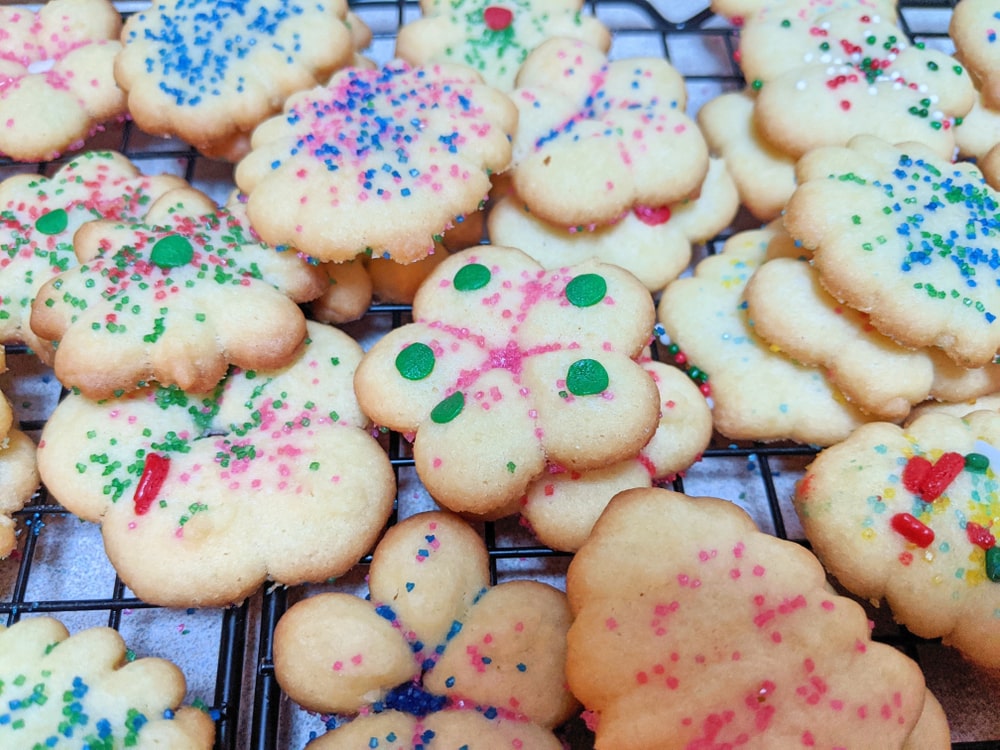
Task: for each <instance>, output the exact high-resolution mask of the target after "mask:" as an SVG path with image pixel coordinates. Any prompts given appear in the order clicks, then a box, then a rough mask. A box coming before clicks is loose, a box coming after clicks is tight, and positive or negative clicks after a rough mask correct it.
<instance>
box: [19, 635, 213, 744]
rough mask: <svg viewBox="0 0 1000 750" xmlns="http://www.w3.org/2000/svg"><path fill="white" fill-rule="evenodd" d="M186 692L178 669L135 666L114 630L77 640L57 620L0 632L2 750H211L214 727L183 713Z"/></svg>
mask: <svg viewBox="0 0 1000 750" xmlns="http://www.w3.org/2000/svg"><path fill="white" fill-rule="evenodd" d="M185 689H186V685H185V680H184V675H183V674H181V671H180V670H179V669H178V668H177V666H176V665H174V664H173V663H171V662H169V661H166V660H165V659H160V658H156V657H144V658H141V659H135V660H129V659H128V657H127V655H126V648H125V643H124V641H122V638H121V636H120V635H119V634H118V633H117V632H116V631H114V630H112V629H111V628H90V629H88V630H82V631H80V632H78V633H75V634H74V635H72V636H71V635H70V634H69V631H67V630H66V628H65V627H64V626H63V624H62V623H60V622H59V621H58V620H54V619H52V618H50V617H30V618H27V619H24V620H20V621H19V622H17V623H15V624H14V625H12V626H10V627H4V626H3V625H0V695H2V696H3V706H2V708H0V747H5V748H25V749H27V748H63V747H66V748H68V747H85V748H109V749H111V748H124V747H136V748H151V747H155V748H162V750H209V748H211V747H212V746H213V744H214V742H215V728H214V726H213V725H212V720H211V719H210V718H209V716H208V714H207V713H205V712H204V711H200V710H198V709H196V708H192V707H191V706H183V707H181V706H180V704H181V701H183V700H184V693H185Z"/></svg>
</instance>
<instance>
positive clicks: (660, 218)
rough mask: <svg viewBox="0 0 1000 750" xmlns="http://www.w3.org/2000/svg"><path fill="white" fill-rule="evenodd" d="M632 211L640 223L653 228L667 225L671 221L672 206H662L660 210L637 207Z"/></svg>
mask: <svg viewBox="0 0 1000 750" xmlns="http://www.w3.org/2000/svg"><path fill="white" fill-rule="evenodd" d="M632 211H633V213H635V215H636V217H637V218H638V219H639V221H641V222H642V223H643V224H648V225H649V226H651V227H656V226H659V225H660V224H666V223H667V222H668V221H670V206H660V207H658V208H654V207H653V206H636V207H635V208H634V209H632Z"/></svg>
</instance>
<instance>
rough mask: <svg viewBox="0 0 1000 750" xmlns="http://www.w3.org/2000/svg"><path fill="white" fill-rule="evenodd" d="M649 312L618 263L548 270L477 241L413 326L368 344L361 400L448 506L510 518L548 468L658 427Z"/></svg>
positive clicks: (437, 285)
mask: <svg viewBox="0 0 1000 750" xmlns="http://www.w3.org/2000/svg"><path fill="white" fill-rule="evenodd" d="M653 318H654V309H653V301H652V298H651V296H650V294H649V292H648V291H647V290H646V288H645V287H644V286H642V284H641V283H640V282H639V281H638V280H637V279H636V278H635V277H634V276H632V275H631V274H630V273H628V272H627V271H625V270H623V269H621V268H619V267H618V266H614V265H611V264H604V263H598V262H596V261H586V262H584V263H580V264H577V265H572V266H563V267H560V268H557V269H552V270H546V269H544V268H543V267H542V266H541V265H540V264H539V263H537V262H536V261H534V260H533V259H531V258H530V257H529V256H528V255H527V254H525V253H524V252H522V251H520V250H518V249H516V248H510V247H502V246H497V245H483V246H479V247H475V248H470V249H468V250H464V251H462V252H459V253H454V254H452V255H451V256H449V257H448V258H447V259H446V260H445V261H443V262H442V263H441V264H440V265H438V266H437V267H436V268H435V269H434V270H433V271H432V272H431V273H430V275H429V276H428V277H427V278H426V279H425V280H424V282H423V284H421V286H420V289H419V290H418V292H417V295H416V298H415V299H414V301H413V322H412V323H409V324H407V325H404V326H402V327H399V328H396V329H394V330H392V331H390V332H389V333H388V334H386V335H385V336H384V337H383V338H381V339H380V340H379V341H378V342H377V343H376V344H375V345H374V346H373V347H372V348H371V349H369V350H368V352H367V353H366V354H365V358H364V361H363V362H362V363H361V366H360V367H359V368H358V374H357V377H356V380H355V387H356V390H357V393H358V400H359V402H360V404H361V408H362V409H363V410H364V411H365V413H366V414H368V415H369V416H370V417H371V418H372V420H373V421H374V422H375V423H376V424H378V425H382V426H385V427H389V428H391V429H393V430H396V431H398V432H400V433H403V434H404V435H406V436H408V437H410V438H412V440H413V454H414V459H415V463H416V471H417V474H418V476H419V477H420V479H421V481H422V482H423V484H424V486H425V487H427V489H428V491H429V492H430V494H431V495H432V497H433V498H434V499H435V500H436V501H437V502H438V503H439V504H440V505H442V506H444V507H446V508H448V509H450V510H453V511H455V512H459V513H463V514H467V515H469V516H473V517H477V518H499V517H501V516H506V515H510V514H513V513H516V512H517V510H518V509H519V505H520V498H521V496H522V495H523V494H524V492H525V489H526V488H527V487H528V485H529V484H530V483H531V482H532V481H534V480H535V479H537V478H538V477H540V476H542V475H543V474H544V473H545V472H546V471H548V466H549V465H550V464H555V465H557V466H559V467H561V468H563V469H566V470H570V471H582V470H586V469H593V468H597V467H601V466H606V465H608V464H609V463H612V462H616V461H620V460H624V459H627V458H634V457H635V456H637V455H638V453H639V450H640V449H641V448H642V447H643V446H644V445H645V444H646V443H647V442H648V441H649V439H650V438H651V437H652V435H653V433H654V431H655V430H656V425H657V421H658V418H659V402H660V399H659V394H658V392H657V389H656V384H655V383H654V382H653V379H652V378H651V377H650V375H649V373H647V372H646V371H645V370H644V369H643V368H642V366H641V365H640V364H639V363H637V362H636V361H635V360H634V358H635V357H636V356H638V355H639V354H640V353H641V352H642V350H643V347H645V346H646V344H647V343H648V342H649V340H650V337H651V335H652V326H653Z"/></svg>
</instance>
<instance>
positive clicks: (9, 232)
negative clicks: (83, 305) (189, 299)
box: [0, 151, 185, 363]
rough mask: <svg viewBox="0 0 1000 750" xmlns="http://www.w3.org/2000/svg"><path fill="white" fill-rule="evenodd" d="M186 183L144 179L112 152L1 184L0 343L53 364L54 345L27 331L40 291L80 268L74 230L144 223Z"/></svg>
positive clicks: (82, 156)
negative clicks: (103, 223)
mask: <svg viewBox="0 0 1000 750" xmlns="http://www.w3.org/2000/svg"><path fill="white" fill-rule="evenodd" d="M184 184H185V182H184V180H182V179H181V178H180V177H175V176H173V175H166V174H160V175H154V176H145V175H142V174H140V172H139V169H138V168H137V167H136V166H135V165H134V164H133V163H132V162H131V161H129V160H128V159H127V158H126V157H125V156H122V155H121V154H119V153H116V152H114V151H87V152H85V153H83V154H80V155H79V156H77V157H76V158H74V159H73V160H72V161H70V162H68V163H66V164H65V165H63V166H62V167H60V168H59V170H58V171H57V172H56V173H55V174H54V175H52V176H51V177H45V176H42V175H30V174H16V175H13V176H11V177H8V178H7V179H6V180H4V181H3V182H0V248H2V250H0V342H2V343H24V344H26V345H27V346H28V347H29V348H30V349H31V350H32V351H34V352H35V353H37V354H38V355H39V356H40V357H41V358H42V359H43V360H45V361H46V362H49V363H51V361H52V357H53V356H54V352H53V351H52V347H51V343H50V342H48V341H45V340H43V339H40V338H39V337H38V336H36V335H35V333H34V332H33V331H32V330H31V326H30V323H29V321H30V317H31V305H32V302H33V301H34V299H35V295H36V294H37V292H38V289H39V287H41V286H42V284H44V283H45V282H46V281H48V280H49V279H51V278H52V277H53V276H55V275H57V274H59V273H60V272H62V271H65V270H67V269H68V268H70V267H71V266H75V265H76V264H77V259H76V255H75V254H74V252H73V236H74V234H76V231H77V230H78V229H79V228H80V227H81V226H82V225H83V224H85V223H86V222H89V221H95V220H98V219H108V220H113V221H131V222H138V221H141V220H142V217H143V216H144V215H145V213H146V211H147V210H148V209H149V207H150V205H151V204H152V202H153V201H155V200H156V199H157V198H159V197H160V196H161V195H163V193H165V192H167V191H168V190H171V189H173V188H176V187H180V186H182V185H184Z"/></svg>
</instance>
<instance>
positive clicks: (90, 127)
mask: <svg viewBox="0 0 1000 750" xmlns="http://www.w3.org/2000/svg"><path fill="white" fill-rule="evenodd" d="M121 26H122V19H121V16H120V15H119V14H118V11H117V10H115V8H114V6H113V5H112V4H111V3H110V2H109V0H52V2H49V3H45V4H43V5H42V7H41V8H39V9H38V10H37V11H34V10H32V9H31V7H29V6H26V5H10V6H3V7H0V126H2V127H0V154H2V155H6V156H9V157H10V158H12V159H14V160H17V161H44V160H46V159H52V158H55V157H56V156H58V155H59V154H60V153H62V152H64V151H66V150H67V149H71V148H79V146H80V145H82V143H83V141H84V139H86V138H88V137H89V136H91V135H93V134H94V133H95V132H96V131H97V130H98V129H99V128H100V127H101V126H102V125H103V124H104V123H106V122H109V121H111V120H114V119H115V118H118V117H122V116H124V114H125V96H124V94H123V93H122V91H121V90H120V89H119V88H118V85H117V84H116V83H115V77H114V60H115V56H116V55H117V54H118V52H119V51H120V50H121V44H120V43H119V41H118V34H119V32H120V31H121Z"/></svg>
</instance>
